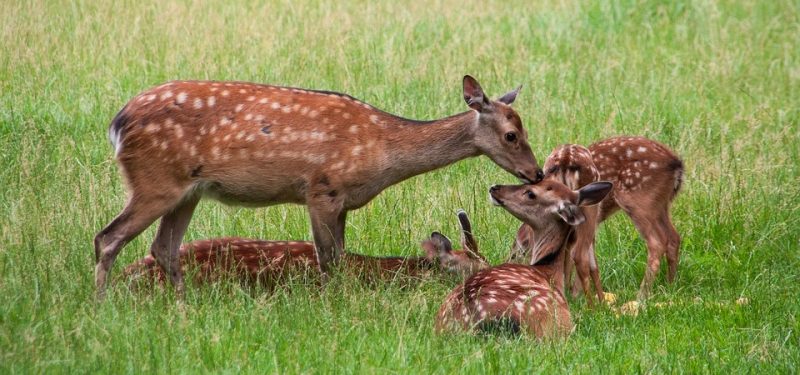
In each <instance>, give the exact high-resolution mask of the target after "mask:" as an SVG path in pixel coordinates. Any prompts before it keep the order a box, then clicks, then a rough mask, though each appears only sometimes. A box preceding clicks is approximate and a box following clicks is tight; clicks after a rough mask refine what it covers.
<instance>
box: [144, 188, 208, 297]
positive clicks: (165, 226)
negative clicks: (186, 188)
mask: <svg viewBox="0 0 800 375" xmlns="http://www.w3.org/2000/svg"><path fill="white" fill-rule="evenodd" d="M199 201H200V198H199V196H190V197H187V198H185V199H183V200H182V201H181V202H180V203H179V204H178V205H177V206H175V208H173V209H172V210H171V211H169V212H168V213H167V214H166V215H164V216H163V217H161V223H160V224H159V226H158V233H157V234H156V238H155V239H154V240H153V244H152V245H151V246H150V253H151V254H153V257H155V258H156V261H157V262H158V265H159V266H161V270H163V271H164V274H165V275H167V277H168V278H169V280H170V282H171V283H172V285H173V286H174V287H175V291H176V293H177V294H178V296H179V297H183V293H184V285H183V270H182V268H181V259H180V254H179V253H178V249H179V248H180V245H181V241H182V240H183V235H184V233H186V228H188V227H189V222H190V221H191V219H192V214H193V213H194V209H195V207H197V203H198V202H199Z"/></svg>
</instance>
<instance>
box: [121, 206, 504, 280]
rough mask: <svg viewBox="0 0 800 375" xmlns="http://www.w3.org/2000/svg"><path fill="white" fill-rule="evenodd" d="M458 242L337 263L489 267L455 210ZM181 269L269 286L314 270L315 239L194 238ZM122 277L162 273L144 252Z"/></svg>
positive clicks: (381, 269)
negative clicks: (415, 254) (459, 244)
mask: <svg viewBox="0 0 800 375" xmlns="http://www.w3.org/2000/svg"><path fill="white" fill-rule="evenodd" d="M459 221H460V222H461V232H462V246H463V249H464V250H453V249H452V245H451V243H450V240H449V239H448V238H447V237H446V236H444V235H442V234H440V233H438V232H433V233H432V234H431V237H430V238H429V239H427V240H425V241H423V242H422V248H423V249H424V250H425V252H426V256H423V257H373V256H367V255H360V254H356V253H351V252H345V253H344V254H343V255H342V262H341V267H342V268H344V269H345V270H346V271H347V272H350V273H353V274H355V275H357V276H360V277H364V278H367V279H377V278H383V279H387V278H391V277H394V276H398V275H402V276H412V277H421V276H424V275H426V274H428V273H430V272H431V271H436V270H440V271H442V272H448V273H456V274H463V275H469V274H472V273H474V272H475V271H477V270H479V269H483V268H486V267H488V264H487V263H486V260H485V259H484V258H483V256H481V255H480V253H479V252H478V249H477V245H476V242H475V240H474V237H473V236H472V229H471V226H470V223H469V219H468V218H467V216H466V213H464V212H463V211H461V212H459ZM179 255H180V262H181V267H182V269H186V268H188V267H195V268H196V269H197V273H196V274H195V280H194V281H195V282H196V283H204V282H209V281H213V280H218V279H220V278H222V277H224V276H230V277H233V278H235V279H239V280H241V281H243V282H259V283H261V284H263V285H268V286H269V285H272V284H273V283H275V282H276V281H279V280H281V279H282V278H284V277H286V276H289V275H293V274H298V273H302V272H309V271H311V272H313V271H315V270H317V269H318V267H317V257H316V255H315V251H314V243H313V242H310V241H263V240H251V239H244V238H220V239H212V240H202V241H194V242H190V243H188V244H184V245H182V246H181V247H180V249H179ZM122 275H123V279H125V280H128V281H131V282H136V283H138V282H140V281H144V282H153V281H158V282H163V281H165V280H166V277H165V276H164V272H163V271H162V269H161V268H160V267H159V266H158V263H157V261H156V259H155V258H154V257H153V256H152V255H148V256H146V257H144V258H142V259H140V260H139V261H137V262H135V263H133V264H130V265H129V266H127V267H125V269H124V271H123V272H122Z"/></svg>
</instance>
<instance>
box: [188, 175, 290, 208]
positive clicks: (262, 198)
mask: <svg viewBox="0 0 800 375" xmlns="http://www.w3.org/2000/svg"><path fill="white" fill-rule="evenodd" d="M299 185H301V184H294V183H276V184H257V183H246V182H236V181H225V182H216V181H210V182H204V183H202V184H200V186H199V190H200V192H201V194H202V195H203V196H204V197H207V198H211V199H214V200H217V201H220V202H222V203H225V204H228V205H234V206H248V207H264V206H270V205H274V204H280V203H298V204H303V203H305V197H304V196H303V194H302V193H301V190H302V187H301V186H299Z"/></svg>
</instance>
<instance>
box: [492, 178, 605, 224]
mask: <svg viewBox="0 0 800 375" xmlns="http://www.w3.org/2000/svg"><path fill="white" fill-rule="evenodd" d="M612 187H613V185H612V184H611V183H610V182H605V181H600V182H593V183H591V184H589V185H586V186H584V187H583V188H581V189H580V190H570V189H569V188H568V187H567V186H566V185H564V184H562V183H561V182H558V181H553V180H544V181H542V182H540V183H538V184H536V185H495V186H492V187H491V188H490V189H489V195H490V197H491V199H492V202H493V203H494V204H495V205H498V206H501V207H503V208H504V209H505V210H506V211H508V212H509V213H511V214H512V215H514V217H516V218H517V219H519V220H521V221H523V222H525V223H526V224H528V225H530V226H531V227H533V229H534V230H537V229H540V228H547V227H549V226H551V225H553V223H554V222H561V221H563V222H564V223H566V224H568V225H578V224H580V223H582V222H583V221H584V220H586V218H585V217H584V216H583V212H582V211H581V210H580V209H579V208H578V207H579V206H590V205H593V204H597V203H600V201H601V200H603V198H605V197H606V195H607V194H608V193H609V192H610V191H611V188H612Z"/></svg>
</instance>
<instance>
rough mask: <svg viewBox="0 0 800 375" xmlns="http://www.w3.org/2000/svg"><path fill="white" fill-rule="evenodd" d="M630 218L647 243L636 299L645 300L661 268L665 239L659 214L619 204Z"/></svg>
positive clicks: (639, 207) (643, 207)
mask: <svg viewBox="0 0 800 375" xmlns="http://www.w3.org/2000/svg"><path fill="white" fill-rule="evenodd" d="M620 205H621V206H622V209H623V210H625V212H626V213H627V214H628V216H630V218H631V220H632V221H633V224H634V225H635V226H636V229H637V230H638V231H639V234H640V235H641V236H642V238H643V239H644V240H645V242H646V243H647V268H646V269H645V273H644V279H643V280H642V284H641V285H640V287H639V293H638V299H639V300H645V299H647V297H648V296H649V294H650V289H651V288H652V285H653V280H655V278H656V275H658V271H659V269H660V266H661V258H662V257H663V256H664V254H665V253H666V250H667V237H666V233H665V232H664V230H663V227H662V225H661V224H660V220H661V218H660V215H661V212H660V211H657V210H652V209H650V208H649V207H648V206H646V205H626V204H624V203H621V204H620Z"/></svg>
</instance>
